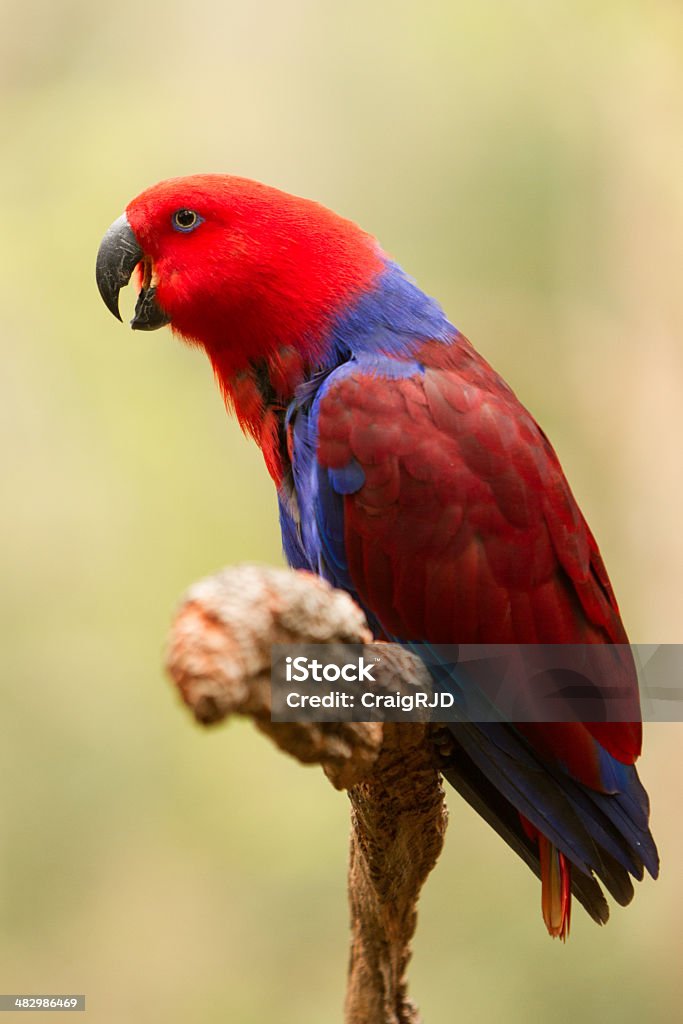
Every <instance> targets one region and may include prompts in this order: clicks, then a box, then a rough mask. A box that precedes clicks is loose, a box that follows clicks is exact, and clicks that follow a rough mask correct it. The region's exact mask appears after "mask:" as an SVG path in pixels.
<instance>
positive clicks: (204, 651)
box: [167, 566, 447, 1024]
mask: <svg viewBox="0 0 683 1024" xmlns="http://www.w3.org/2000/svg"><path fill="white" fill-rule="evenodd" d="M371 639H372V637H371V633H370V631H369V629H368V626H367V623H366V621H365V617H364V615H363V613H362V612H361V610H360V609H359V608H358V606H357V605H356V604H355V603H354V602H353V601H352V600H351V598H350V597H349V596H348V595H347V594H345V593H343V592H342V591H338V590H334V589H333V588H332V587H330V586H329V585H328V584H327V583H325V582H324V581H323V580H321V579H320V578H319V577H317V576H313V575H311V574H309V573H304V572H292V571H289V570H278V569H269V568H263V567H257V566H241V567H238V568H235V569H229V570H224V571H223V572H220V573H218V574H216V575H215V576H212V577H209V578H208V579H205V580H202V581H200V582H199V583H196V584H195V585H194V586H193V587H191V589H190V590H189V591H188V593H187V594H186V596H185V598H184V600H183V602H182V604H181V606H180V608H179V610H178V612H177V615H176V618H175V621H174V624H173V627H172V632H171V637H170V641H169V646H168V657H167V668H168V671H169V673H170V675H171V678H172V679H173V681H174V682H175V684H176V686H177V687H178V690H179V692H180V694H181V696H182V698H183V700H184V701H185V703H186V704H187V705H188V707H189V708H190V709H191V710H192V712H193V714H194V716H195V718H196V719H197V720H198V721H199V722H201V723H202V724H205V725H208V724H211V723H214V722H217V721H220V720H222V719H224V718H226V717H227V716H229V715H233V714H238V715H245V716H248V717H250V718H252V719H253V720H254V722H255V724H256V726H257V727H258V728H259V729H260V730H261V731H262V732H264V733H266V734H267V735H268V736H269V737H270V738H271V740H273V742H274V743H276V744H277V746H278V747H280V748H281V749H282V750H284V751H286V752H287V753H288V754H290V755H291V756H293V757H295V758H297V760H299V761H301V762H303V763H305V764H315V763H317V764H320V765H321V766H322V768H323V770H324V771H325V774H326V775H327V777H328V778H329V780H330V782H331V783H332V785H333V786H335V787H336V788H337V789H346V790H348V794H349V799H350V801H351V825H352V830H351V856H350V865H349V904H350V910H351V936H352V938H351V955H350V963H349V976H348V987H347V994H346V1004H345V1021H346V1024H418V1022H419V1020H420V1016H419V1013H418V1011H417V1008H416V1007H415V1006H414V1004H413V1003H412V1002H411V1001H410V1000H409V999H408V997H407V980H406V969H407V965H408V961H409V959H410V944H411V940H412V937H413V935H414V932H415V926H416V919H417V917H416V914H417V909H416V908H417V901H418V898H419V894H420V890H421V888H422V885H423V884H424V882H425V880H426V878H427V876H428V874H429V872H430V871H431V869H432V868H433V866H434V864H435V863H436V860H437V858H438V856H439V853H440V851H441V847H442V844H443V837H444V833H445V829H446V822H447V815H446V809H445V804H444V800H443V791H442V788H441V783H440V776H439V773H438V771H437V770H436V768H435V766H434V758H433V755H432V748H431V742H430V734H429V726H428V725H426V724H421V723H411V724H397V723H381V722H346V723H339V722H336V723H316V722H298V723H274V722H271V720H270V711H271V704H270V697H271V694H270V658H271V646H272V645H273V644H286V643H296V642H298V643H301V642H305V643H316V644H326V643H334V642H337V643H338V642H343V643H361V644H364V643H369V642H370V641H371ZM387 651H388V652H389V649H387ZM376 675H377V681H378V684H379V686H380V687H382V688H385V689H386V690H387V691H390V690H392V689H395V688H396V686H397V685H399V684H400V685H401V686H402V688H403V689H405V687H406V686H413V685H415V686H420V685H421V683H420V680H421V679H424V676H423V669H422V667H421V665H420V664H419V662H417V661H416V659H415V658H413V657H412V656H411V655H410V654H408V653H407V652H403V651H400V650H397V649H396V648H391V654H390V656H387V657H383V658H382V662H381V664H380V665H379V666H378V669H377V673H376ZM407 680H408V681H407Z"/></svg>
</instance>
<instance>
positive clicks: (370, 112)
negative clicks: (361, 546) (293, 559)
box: [0, 0, 683, 1024]
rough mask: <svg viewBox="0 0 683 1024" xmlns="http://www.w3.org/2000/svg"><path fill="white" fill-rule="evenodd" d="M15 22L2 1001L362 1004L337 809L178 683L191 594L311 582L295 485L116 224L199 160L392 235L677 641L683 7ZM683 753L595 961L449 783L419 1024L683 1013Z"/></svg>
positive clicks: (7, 292)
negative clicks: (516, 400) (166, 655)
mask: <svg viewBox="0 0 683 1024" xmlns="http://www.w3.org/2000/svg"><path fill="white" fill-rule="evenodd" d="M0 12H1V18H2V31H1V32H0V87H1V97H0V98H1V108H2V109H1V117H2V126H1V127H2V134H1V138H2V143H1V145H2V160H0V210H1V211H2V212H1V218H2V228H1V231H0V260H1V265H0V353H1V356H0V358H1V368H0V419H1V422H2V429H1V432H0V446H1V449H2V482H3V487H2V501H1V503H0V518H1V525H0V530H1V532H0V551H1V565H0V579H1V581H2V586H1V591H0V602H1V605H0V631H1V649H0V664H1V666H2V690H1V698H0V856H1V861H2V866H1V872H2V874H1V879H0V990H2V991H3V992H14V991H25V992H36V993H38V992H71V991H76V992H85V993H86V994H87V999H88V1007H89V1009H88V1016H89V1019H91V1020H93V1021H96V1022H97V1024H110V1022H111V1024H113V1022H117V1024H118V1022H120V1021H124V1020H125V1021H130V1022H147V1021H150V1020H152V1021H154V1020H163V1021H165V1022H167V1024H175V1022H185V1021H187V1020H192V1021H201V1022H202V1024H213V1022H223V1021H227V1020H230V1021H237V1022H240V1024H252V1022H254V1024H255V1022H259V1024H262V1022H264V1021H277V1022H278V1024H320V1022H321V1021H334V1020H340V1019H341V1009H340V1007H341V1002H342V998H343V989H344V979H345V966H346V944H347V931H346V928H347V915H346V905H345V864H346V851H347V830H348V821H347V814H348V808H347V803H346V798H345V796H344V795H343V794H337V793H335V792H333V791H332V789H331V787H330V786H329V785H328V783H327V782H326V780H325V779H324V778H323V776H322V774H321V773H320V772H319V771H317V770H314V769H308V770H307V769H303V768H301V767H299V766H298V765H296V764H294V763H290V762H289V761H288V760H287V759H286V758H285V757H284V756H283V755H280V754H278V753H276V752H275V750H273V749H271V747H270V745H269V744H268V743H267V742H266V741H264V739H263V738H261V737H260V736H258V735H256V734H255V732H253V730H252V729H251V728H250V727H249V726H248V725H247V724H244V723H235V724H232V725H230V726H228V727H225V728H219V729H217V730H215V731H212V732H204V731H202V730H200V729H199V728H198V727H197V726H195V725H194V724H193V722H192V721H191V720H190V719H189V717H188V715H187V714H186V712H185V711H184V710H183V709H182V708H181V706H180V705H179V702H178V700H177V699H176V697H175V695H174V693H173V692H172V690H171V688H170V686H169V685H168V683H167V681H166V680H165V678H164V676H163V673H162V670H161V660H162V650H163V644H164V639H165V635H166V631H167V627H168V623H169V621H170V616H171V613H172V610H173V608H174V606H175V604H176V601H177V599H178V597H179V596H180V594H181V593H182V591H183V590H184V588H185V587H186V586H187V585H188V584H189V583H190V582H191V581H192V580H194V579H196V578H198V577H200V576H202V575H204V574H206V573H209V572H211V571H213V570H215V569H217V568H219V567H220V566H222V565H223V564H227V563H234V562H239V561H243V560H259V561H263V562H269V563H280V560H281V556H280V547H279V540H278V531H277V526H276V515H275V501H274V495H273V493H272V490H271V485H270V483H269V481H268V479H267V476H266V473H265V470H264V468H263V467H262V465H261V461H260V456H259V455H258V453H257V452H256V451H255V449H254V448H253V447H251V446H250V445H249V444H248V443H247V442H246V441H244V440H243V439H242V438H241V436H240V435H239V432H238V430H237V428H236V426H235V425H234V424H233V423H231V422H229V421H228V419H227V418H226V416H225V412H224V410H223V408H222V405H221V401H220V398H219V395H218V393H217V391H216V389H215V387H214V385H213V381H212V379H211V375H210V372H209V368H208V365H207V364H206V363H205V361H204V359H203V357H202V356H201V355H200V354H199V353H198V352H196V351H191V350H189V349H186V348H184V347H183V346H181V345H180V344H178V343H177V342H175V341H173V340H172V338H171V336H170V334H169V332H161V333H156V334H153V335H150V336H145V335H139V334H133V333H131V332H129V331H127V330H125V329H124V328H123V327H122V326H121V325H120V324H117V323H116V322H115V321H114V320H113V318H112V317H111V316H110V315H109V314H108V313H107V312H106V310H105V308H104V306H103V305H102V304H101V302H100V300H99V297H98V295H97V292H96V289H95V284H94V275H93V270H94V258H95V252H96V249H97V246H98V244H99V240H100V237H101V235H102V233H103V231H104V229H105V228H106V227H107V226H108V224H109V223H110V222H111V221H112V220H113V219H114V218H115V217H116V216H118V215H119V213H120V212H121V211H122V209H123V207H124V206H125V204H126V203H127V202H128V200H129V199H131V198H132V197H133V196H134V195H136V194H137V193H138V192H139V191H141V190H142V189H143V188H144V187H146V186H147V185H149V184H151V183H153V182H154V181H156V180H159V179H161V178H164V177H169V176H171V175H177V174H184V173H190V172H195V171H207V170H214V171H227V172H233V173H238V174H242V175H248V176H251V177H256V178H259V179H262V180H264V181H267V182H269V183H271V184H275V185H277V186H279V187H282V188H285V189H287V190H290V191H293V192H297V193H300V194H304V195H307V196H311V197H314V198H316V199H318V200H320V201H322V202H324V203H326V204H327V205H329V206H332V207H333V208H335V209H337V210H338V211H339V212H341V213H343V214H345V215H347V216H349V217H351V218H353V219H355V220H358V221H359V222H361V223H362V224H363V225H364V226H365V227H366V228H367V229H368V230H370V231H372V232H374V233H375V234H377V235H378V236H379V237H380V238H381V240H382V242H383V244H384V245H385V247H386V248H387V249H388V250H389V251H390V252H391V253H392V254H394V255H395V257H396V258H398V259H399V260H400V261H401V262H402V263H403V264H404V265H405V266H406V267H407V268H408V269H409V270H410V272H411V273H413V274H414V275H415V276H416V277H417V278H418V280H419V281H420V283H421V284H422V286H423V287H425V288H426V289H427V290H428V291H430V292H431V293H433V294H435V295H436V296H438V297H439V298H440V300H441V301H442V302H443V304H444V305H445V307H446V309H447V310H448V312H449V313H450V315H451V318H452V319H453V320H454V321H455V323H456V324H457V325H458V326H459V327H460V328H461V329H462V330H463V331H465V333H467V334H468V335H469V336H470V337H472V338H473V339H474V341H475V343H476V344H477V345H478V347H479V348H480V349H481V350H482V351H483V352H484V353H485V355H486V356H487V357H488V358H489V359H490V360H491V361H492V362H493V363H494V364H495V365H496V367H497V368H498V369H499V370H500V371H501V372H503V374H504V375H505V376H506V377H507V378H508V380H509V381H510V382H511V383H512V385H513V386H514V387H515V389H516V390H517V391H518V393H519V394H520V396H521V397H522V399H523V401H524V402H525V403H526V404H527V405H528V406H529V407H530V408H531V409H532V411H533V412H534V413H535V414H536V416H537V417H538V419H539V420H540V421H541V422H542V424H543V425H544V427H545V429H546V430H547V432H548V433H549V434H550V436H551V437H552V439H553V440H554V442H555V444H556V446H557V449H558V451H559V454H560V456H561V459H562V461H563V463H564V465H565V468H566V470H567V472H568V474H569V476H570V479H571V481H572V484H573V487H574V490H575V492H576V494H577V496H578V498H579V500H580V502H581V504H582V506H583V508H584V510H585V512H586V514H587V516H588V519H589V520H590V522H591V524H592V526H593V528H594V530H595V532H596V534H597V536H598V539H599V541H600V543H601V547H602V550H603V553H604V556H605V559H606V561H607V564H608V566H609V569H610V572H611V575H612V577H613V581H614V584H615V587H616V590H617V593H618V595H619V598H620V601H621V604H622V610H623V613H624V617H625V620H626V622H627V625H628V627H629V630H630V633H631V635H632V638H633V639H634V640H638V641H641V642H665V641H668V642H675V641H680V640H681V639H683V637H682V636H681V617H682V613H683V600H682V598H681V575H682V573H683V530H681V527H680V519H681V507H682V504H683V474H682V472H681V461H682V460H681V440H682V437H683V401H682V399H683V353H682V346H681V339H682V338H683V289H682V288H681V282H680V276H681V269H682V267H683V260H682V258H681V257H682V253H681V238H682V235H683V141H682V134H681V126H682V125H683V8H682V7H681V5H680V3H679V2H677V0H671V2H667V0H649V2H645V0H602V2H601V3H599V4H595V3H593V2H588V0H585V2H584V0H572V2H561V0H546V2H543V3H540V2H538V0H515V2H509V3H508V2H492V0H491V2H489V0H486V2H476V0H470V2H460V0H425V2H424V3H422V4H420V5H416V4H414V3H411V4H408V3H403V2H393V3H390V2H388V0H364V2H358V0H346V2H345V3H341V2H335V3H332V2H325V0H323V2H320V0H317V2H316V0H288V2H286V3H282V2H279V0H256V2H254V3H251V4H245V3H237V2H234V0H228V2H227V3H209V2H207V0H193V2H192V3H186V2H182V0H163V2H162V0H147V2H146V3H145V4H143V5H140V4H139V3H137V2H133V0H117V3H115V4H92V3H89V2H87V0H58V2H54V0H45V2H36V0H21V2H19V0H2V2H1V3H0ZM126 302H128V304H129V306H130V305H131V304H132V299H131V298H124V304H125V303H126ZM682 744H683V730H682V729H681V727H680V726H677V725H668V726H664V725H652V726H650V727H649V728H648V729H647V732H646V752H645V756H644V758H643V760H642V775H643V777H644V780H645V782H646V784H647V785H648V787H649V789H650V791H651V795H652V801H653V815H652V816H653V825H654V830H655V833H656V836H657V838H658V841H659V844H660V849H661V854H662V859H663V872H662V877H661V879H660V881H659V882H658V883H657V884H656V885H655V884H653V883H652V882H649V881H647V882H645V883H644V884H643V885H642V886H640V887H639V890H638V892H637V897H636V899H635V901H634V904H633V906H632V907H630V908H629V909H628V910H626V911H624V910H620V909H619V908H615V910H614V913H613V917H612V920H611V921H610V923H609V925H608V926H607V927H606V928H603V929H598V928H596V927H595V926H594V925H593V924H592V923H591V922H590V921H589V920H588V919H587V918H585V916H584V915H582V913H581V912H579V910H577V912H576V914H575V922H574V928H573V934H572V937H571V940H570V942H569V944H568V945H567V946H566V947H562V946H561V945H560V944H559V943H553V942H551V941H550V940H549V939H548V937H547V936H546V934H545V930H544V928H543V924H542V922H541V919H540V909H539V891H538V885H537V883H536V880H535V879H534V878H532V876H531V875H530V873H529V872H528V871H527V870H526V868H525V867H524V866H523V865H522V864H521V862H517V860H516V858H514V857H513V855H512V854H510V853H509V852H508V850H507V849H506V848H505V847H504V845H503V843H502V842H501V841H500V840H499V839H498V838H497V837H496V836H495V835H494V834H493V833H492V832H490V830H489V829H488V827H487V826H485V825H484V824H483V823H482V822H480V821H479V820H478V819H477V817H476V816H475V815H474V814H473V813H472V812H471V811H470V810H469V809H468V808H467V807H465V805H464V804H463V803H462V802H461V801H460V800H459V799H457V798H456V797H455V795H453V797H452V799H451V801H450V805H451V826H450V833H449V836H448V843H447V849H446V852H445V854H444V855H443V857H442V859H441V861H440V863H439V865H438V867H437V869H436V870H435V872H434V874H433V876H432V878H431V879H430V881H429V884H428V886H427V889H426V891H425V894H424V898H423V900H422V904H421V912H420V924H419V932H418V938H417V941H416V944H415V956H414V962H413V966H412V972H411V983H412V992H413V994H414V996H415V997H416V999H417V1000H418V1002H419V1003H420V1005H421V1008H422V1011H423V1014H424V1017H425V1019H426V1020H428V1021H430V1022H432V1024H446V1022H448V1024H450V1022H453V1021H467V1022H468V1024H470V1022H474V1024H477V1022H485V1024H488V1022H492V1021H496V1022H498V1021H506V1022H507V1021H509V1022H515V1021H529V1020H542V1019H553V1020H554V1021H555V1022H557V1024H564V1022H573V1021H579V1020H580V1021H582V1022H588V1024H593V1022H598V1021H599V1022H600V1024H609V1022H612V1021H614V1022H617V1021H618V1022H619V1024H630V1022H636V1021H638V1022H640V1021H642V1020H644V1019H645V1020H647V1021H649V1022H667V1024H668V1022H670V1021H672V1020H675V1019H677V1018H678V1016H679V1013H680V1006H681V1004H682V999H683V991H682V983H681V970H680V957H681V949H682V943H683V923H682V914H681V907H682V906H683V870H682V868H681V864H683V824H682V822H681V803H680V793H681V781H680V780H681V768H680V764H681V762H680V751H681V745H682ZM8 1019H9V1018H8Z"/></svg>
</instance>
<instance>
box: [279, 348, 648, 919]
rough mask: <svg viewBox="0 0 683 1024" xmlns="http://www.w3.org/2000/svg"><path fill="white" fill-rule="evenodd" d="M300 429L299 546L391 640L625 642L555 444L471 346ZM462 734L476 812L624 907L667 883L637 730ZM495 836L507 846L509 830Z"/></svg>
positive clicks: (297, 425)
mask: <svg viewBox="0 0 683 1024" xmlns="http://www.w3.org/2000/svg"><path fill="white" fill-rule="evenodd" d="M288 430H289V431H290V448H291V450H292V453H293V456H294V457H293V467H294V492H295V494H296V499H297V501H298V502H300V504H301V505H302V509H301V516H300V521H301V524H302V529H304V530H306V531H307V533H308V535H307V536H304V537H303V538H302V542H301V546H302V549H303V550H305V551H306V552H307V553H308V557H309V559H310V560H311V564H312V567H313V568H315V569H316V570H317V571H320V572H322V573H323V574H324V575H326V576H327V577H328V578H329V579H330V580H332V582H334V583H335V584H336V585H338V586H342V587H344V588H345V589H347V590H349V591H350V592H351V593H353V594H354V595H355V596H356V597H357V598H358V600H359V602H360V603H361V604H362V606H363V607H364V608H365V609H366V610H367V611H368V614H369V617H370V619H371V622H372V624H373V625H374V626H375V627H376V628H377V629H378V630H381V632H382V634H383V635H385V636H387V637H392V638H396V639H398V640H401V641H404V642H424V643H431V644H439V643H444V644H449V643H487V642H490V643H544V642H545V643H558V642H559V643H572V644H577V643H596V642H597V643H601V642H602V643H604V642H607V643H609V642H612V643H615V642H616V643H626V636H625V633H624V630H623V627H622V625H621V621H620V618H619V613H618V609H617V606H616V602H615V599H614V595H613V593H612V589H611V586H610V584H609V580H608V579H607V575H606V572H605V569H604V566H603V564H602V561H601V559H600V555H599V553H598V549H597V546H596V544H595V541H594V539H593V537H592V535H591V533H590V531H589V529H588V527H587V525H586V523H585V520H584V519H583V516H582V515H581V512H580V511H579V509H578V506H577V504H576V502H575V500H574V498H573V496H572V494H571V491H570V489H569V486H568V484H567V482H566V480H565V478H564V475H563V473H562V470H561V468H560V466H559V463H558V461H557V458H556V456H555V454H554V452H553V450H552V448H551V446H550V445H549V443H548V441H547V440H546V438H545V437H544V435H543V434H542V432H541V431H540V429H539V428H538V426H537V425H536V424H535V422H534V420H533V419H532V417H531V416H530V415H529V413H528V412H526V410H525V409H524V408H523V407H522V406H521V405H520V403H519V402H518V401H517V399H516V398H515V396H514V394H513V393H512V391H510V389H509V388H508V387H507V385H505V384H504V383H503V382H502V381H501V379H500V378H499V377H498V376H497V375H496V374H495V373H494V371H493V370H491V368H490V367H489V366H488V365H487V364H486V363H485V362H484V360H482V359H481V358H480V357H479V356H478V355H477V354H476V353H475V352H474V350H473V349H472V348H471V347H470V346H469V345H468V344H467V343H466V342H464V340H463V343H462V344H458V345H455V346H444V345H440V344H437V343H434V344H427V345H425V346H424V347H423V349H422V350H421V351H420V352H419V353H418V355H417V357H416V360H415V361H414V362H411V361H409V360H401V361H398V360H396V359H393V358H389V357H382V356H372V357H370V356H368V357H364V358H362V359H360V360H358V361H355V362H352V363H348V364H345V365H344V366H343V367H341V368H340V369H338V370H336V371H335V372H334V373H332V374H331V375H330V376H329V377H328V378H327V379H326V380H325V381H324V383H323V384H322V385H321V386H319V387H318V388H317V391H316V392H315V397H314V398H312V399H311V401H310V403H309V404H307V403H305V402H304V403H302V404H301V405H300V406H299V407H298V408H297V410H296V411H295V412H294V413H293V415H292V416H291V419H290V422H289V424H288ZM630 684H631V685H632V686H634V687H635V686H636V685H637V682H636V677H635V674H634V673H633V674H632V677H631V680H630ZM453 732H454V735H455V738H456V740H457V743H458V745H459V761H460V764H457V763H455V762H454V764H453V767H452V772H451V775H452V776H453V780H455V778H456V777H457V778H459V779H460V780H461V785H459V786H458V784H457V782H454V784H456V786H458V788H460V789H461V791H462V790H464V789H467V790H468V793H469V795H468V797H467V798H468V799H470V802H472V803H473V804H474V805H475V806H476V804H477V801H479V802H480V803H484V804H486V805H487V806H488V807H489V808H491V800H490V799H488V798H487V795H486V789H487V787H489V788H490V787H491V786H492V787H493V789H494V791H497V793H499V794H500V795H501V797H502V798H503V799H504V801H506V802H508V803H509V804H511V805H512V806H513V807H514V808H516V810H517V811H519V812H520V813H521V814H522V815H524V817H525V818H526V819H527V820H528V821H529V822H530V823H531V824H532V826H535V827H536V828H537V829H538V830H539V831H540V832H542V833H543V834H544V835H546V836H547V837H548V838H549V839H550V840H551V842H553V843H554V844H555V845H556V846H557V847H558V849H560V850H561V851H563V852H564V853H565V854H566V855H567V856H568V857H569V858H570V859H571V860H572V861H573V862H574V863H575V864H577V866H578V867H579V868H580V869H581V870H583V871H584V872H589V871H590V870H593V871H595V872H596V874H598V875H600V876H601V877H602V878H603V880H604V881H605V884H606V885H607V886H608V888H609V889H610V891H612V892H613V893H614V895H615V897H616V898H617V899H620V900H621V901H622V902H623V901H627V900H628V898H630V894H631V892H632V890H631V888H630V882H628V878H627V875H626V872H627V871H629V872H631V873H632V874H634V875H635V876H636V877H641V876H642V870H643V865H645V866H647V867H648V869H649V870H650V871H651V872H652V873H655V872H656V870H657V855H656V850H655V847H654V843H653V841H652V838H651V836H650V833H649V830H648V811H649V809H648V804H647V796H646V794H645V791H644V790H643V788H642V786H641V785H640V782H639V780H638V777H637V775H636V772H635V769H634V768H633V767H632V765H631V764H630V763H625V762H633V760H635V758H636V757H637V755H638V753H639V750H640V724H639V723H637V722H636V723H604V724H602V725H597V726H596V725H594V724H592V723H591V724H588V725H585V724H583V723H567V724H564V723H553V724H533V725H530V724H529V725H520V726H515V727H513V726H510V725H506V724H500V723H480V724H476V725H474V724H471V723H462V724H459V725H457V726H455V727H454V729H453ZM444 774H446V775H447V776H448V775H449V772H448V770H446V771H445V772H444ZM462 780H466V781H462ZM585 787H589V788H585ZM501 806H502V804H501ZM477 809H479V810H480V812H481V807H478V808H477ZM491 813H493V811H492V812H491ZM498 818H499V819H500V815H498ZM492 823H493V822H492ZM495 827H497V828H498V830H499V831H500V832H501V834H503V830H502V826H501V820H499V821H498V824H496V826H495ZM506 827H507V825H506ZM517 835H518V838H519V837H520V836H522V835H523V830H522V831H521V832H520V830H519V829H517ZM508 841H509V838H508ZM517 852H520V850H519V849H518V851H517ZM584 895H585V894H584ZM577 896H578V897H579V899H581V895H580V894H579V893H578V892H577ZM584 902H585V900H584ZM595 914H596V916H600V914H599V911H598V910H595Z"/></svg>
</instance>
